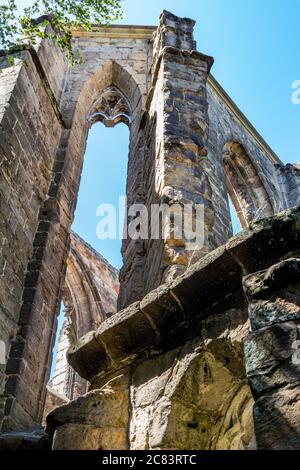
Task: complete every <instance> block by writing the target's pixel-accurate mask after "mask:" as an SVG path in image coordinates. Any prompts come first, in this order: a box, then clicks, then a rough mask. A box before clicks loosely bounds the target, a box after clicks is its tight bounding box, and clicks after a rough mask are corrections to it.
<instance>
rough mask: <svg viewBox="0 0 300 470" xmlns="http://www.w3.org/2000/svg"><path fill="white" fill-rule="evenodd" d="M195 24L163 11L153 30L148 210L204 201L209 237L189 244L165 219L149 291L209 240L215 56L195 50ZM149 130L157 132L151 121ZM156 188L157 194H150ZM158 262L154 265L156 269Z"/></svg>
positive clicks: (151, 252)
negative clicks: (207, 163) (207, 166)
mask: <svg viewBox="0 0 300 470" xmlns="http://www.w3.org/2000/svg"><path fill="white" fill-rule="evenodd" d="M194 24H195V22H194V21H193V20H190V19H187V18H178V17H176V16H175V15H172V14H171V13H168V12H166V11H164V12H163V13H162V15H161V17H160V25H159V27H158V30H157V32H156V34H155V36H154V56H153V66H152V88H151V90H150V93H149V96H148V102H147V108H148V118H149V121H150V122H153V121H155V122H156V126H155V135H153V136H152V137H153V138H152V141H151V145H153V142H155V145H153V147H154V148H153V151H155V158H151V157H150V158H149V160H150V161H153V165H154V168H155V169H154V178H153V179H154V181H153V183H152V184H153V185H154V188H149V187H146V188H145V191H146V192H147V194H148V198H147V204H148V206H149V210H150V205H151V204H153V203H156V204H166V205H168V206H169V207H170V208H171V209H172V210H173V209H174V207H175V205H177V208H178V207H182V208H183V205H184V204H188V205H191V207H192V213H193V217H194V215H195V212H194V210H195V204H199V205H202V206H203V207H204V213H205V214H204V215H205V220H204V225H205V230H204V242H203V245H201V246H198V247H194V248H193V249H191V248H189V247H188V243H187V241H188V240H187V238H186V233H184V234H183V236H182V238H180V237H179V238H180V239H174V237H173V236H172V235H173V233H174V232H175V231H176V223H177V222H176V221H175V222H174V223H172V222H171V223H170V222H168V221H167V222H166V221H163V223H164V224H168V223H169V224H170V230H169V233H167V236H166V237H165V238H164V239H163V240H162V241H163V243H162V244H161V245H160V247H159V250H160V253H161V257H160V259H159V261H160V265H159V266H157V265H155V263H154V262H153V260H154V259H158V258H159V257H157V251H158V246H157V245H158V244H155V243H153V241H152V240H150V241H148V242H147V243H146V251H147V261H146V270H145V282H144V285H145V292H144V294H146V293H147V292H149V291H150V290H151V289H153V288H154V287H157V285H159V284H160V283H162V282H165V281H167V280H169V279H171V278H173V277H176V276H177V275H179V274H182V272H183V271H184V270H185V269H186V267H187V265H188V264H189V263H190V262H191V258H192V257H193V256H194V260H195V259H196V257H195V251H196V252H198V257H199V256H203V254H206V253H207V252H208V251H209V246H210V242H209V236H210V230H211V227H212V224H213V207H212V204H211V186H210V183H209V180H208V176H207V174H206V172H205V170H204V165H203V162H204V160H205V159H206V157H207V150H206V143H207V137H208V104H207V95H206V84H207V77H208V74H209V71H210V68H211V66H212V63H213V59H212V58H211V57H208V56H205V55H203V54H201V53H200V52H197V51H196V50H195V49H196V43H195V41H194V38H193V28H194ZM148 130H149V131H150V132H152V133H153V129H152V130H151V126H150V125H149V129H148ZM146 165H147V162H146ZM149 173H150V172H149ZM148 185H149V183H148ZM153 189H154V190H153ZM151 193H153V195H152V197H149V194H150V195H151ZM174 212H175V213H176V209H175V211H174ZM187 228H188V231H190V230H191V229H192V227H190V226H188V227H187ZM169 235H171V237H170V236H169ZM172 238H173V239H172ZM154 265H155V270H153V269H152V268H153V266H154Z"/></svg>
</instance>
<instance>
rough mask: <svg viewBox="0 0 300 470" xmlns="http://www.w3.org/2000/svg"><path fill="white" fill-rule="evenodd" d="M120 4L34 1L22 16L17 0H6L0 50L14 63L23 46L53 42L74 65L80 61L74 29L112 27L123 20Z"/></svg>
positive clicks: (111, 0) (0, 10)
mask: <svg viewBox="0 0 300 470" xmlns="http://www.w3.org/2000/svg"><path fill="white" fill-rule="evenodd" d="M121 1H122V0H33V1H32V4H31V6H29V7H26V8H24V9H23V11H22V12H21V13H20V12H19V11H18V7H17V4H16V1H15V0H6V1H5V2H1V4H0V47H1V48H3V49H5V50H6V51H7V56H8V58H9V60H11V54H12V52H13V51H14V50H15V49H17V48H19V47H20V44H23V45H29V46H33V45H35V44H36V42H37V41H38V40H39V39H53V40H54V41H55V42H56V43H57V45H58V46H59V47H60V49H62V50H64V51H66V53H67V58H68V60H69V61H70V63H71V64H72V65H74V64H76V63H78V62H80V61H81V59H80V56H79V55H78V52H77V51H74V49H73V45H72V33H71V31H72V28H74V27H82V28H84V29H86V30H91V28H92V25H93V24H97V25H109V24H110V23H112V22H114V21H116V20H118V19H120V18H122V10H121ZM37 17H38V19H37V20H34V19H33V18H37ZM50 26H51V27H50Z"/></svg>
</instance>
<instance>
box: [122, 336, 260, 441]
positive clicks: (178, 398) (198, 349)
mask: <svg viewBox="0 0 300 470" xmlns="http://www.w3.org/2000/svg"><path fill="white" fill-rule="evenodd" d="M226 346H227V347H226ZM235 348H236V349H235ZM225 351H226V352H225ZM218 353H219V354H218ZM224 354H225V356H224ZM237 366H238V367H237ZM131 400H132V419H131V423H130V442H131V448H132V449H182V450H188V449H202V450H203V449H223V450H224V449H226V450H227V449H245V448H246V447H247V446H248V444H249V442H250V440H251V438H252V436H253V422H252V406H253V399H252V395H251V392H250V389H249V386H248V383H247V380H246V377H245V374H244V370H243V362H242V354H241V349H240V347H238V345H237V344H235V345H232V344H231V343H230V342H229V343H227V341H226V340H223V339H220V340H212V342H211V343H209V344H208V345H207V346H204V345H202V346H200V345H199V343H198V345H197V344H186V345H185V347H184V348H183V349H177V350H175V351H172V352H170V353H166V354H165V355H164V356H160V357H159V358H157V359H155V358H154V359H152V360H149V361H145V362H144V363H143V364H141V366H139V367H138V368H137V370H136V371H135V373H134V374H133V377H132V387H131Z"/></svg>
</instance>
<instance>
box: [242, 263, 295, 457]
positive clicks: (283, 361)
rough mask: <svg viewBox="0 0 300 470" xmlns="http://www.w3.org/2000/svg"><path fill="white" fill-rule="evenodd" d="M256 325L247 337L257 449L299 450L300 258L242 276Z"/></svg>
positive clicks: (252, 324) (247, 369)
mask: <svg viewBox="0 0 300 470" xmlns="http://www.w3.org/2000/svg"><path fill="white" fill-rule="evenodd" d="M243 283H244V289H245V292H246V295H247V297H248V299H249V301H250V306H249V316H250V321H251V327H252V334H250V335H249V336H248V337H247V338H246V339H245V341H244V350H245V360H246V371H247V376H248V379H249V382H250V385H251V388H252V392H253V396H254V399H255V405H254V426H255V434H256V440H257V446H258V449H274V450H280V449H282V450H283V449H284V450H289V449H291V450H292V449H298V450H299V449H300V388H299V385H300V259H299V258H292V259H286V260H284V261H281V262H280V263H278V264H276V265H274V266H272V267H270V268H269V269H268V270H265V271H259V272H257V273H255V274H251V275H249V276H246V277H245V278H244V280H243Z"/></svg>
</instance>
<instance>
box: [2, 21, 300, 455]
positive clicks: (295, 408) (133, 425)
mask: <svg viewBox="0 0 300 470" xmlns="http://www.w3.org/2000/svg"><path fill="white" fill-rule="evenodd" d="M193 28H194V21H193V20H190V19H187V18H178V17H176V16H174V15H172V14H171V13H168V12H163V13H162V15H161V17H160V21H159V25H158V26H156V27H145V26H112V27H109V28H105V27H93V29H92V31H85V30H81V29H80V28H78V29H76V30H74V31H73V41H74V45H75V46H76V48H78V49H79V50H80V51H81V54H82V57H83V63H82V64H79V65H76V66H75V67H73V68H70V67H69V66H68V64H67V62H66V60H65V58H64V54H63V53H62V52H61V51H60V50H59V49H58V48H57V47H56V45H55V44H53V43H51V42H49V41H42V42H41V43H39V44H38V45H37V46H36V47H34V48H28V49H26V50H23V51H22V52H21V53H20V54H17V55H16V59H15V63H14V65H13V66H12V65H11V64H10V63H8V62H7V60H6V58H5V55H4V54H2V55H1V57H0V65H1V69H2V73H1V76H0V214H1V217H0V253H1V258H0V331H1V340H2V341H3V342H4V343H5V345H6V352H7V362H6V365H0V367H1V369H0V392H1V398H0V426H1V432H2V435H1V437H0V442H2V443H3V442H4V441H5V439H6V440H7V439H9V437H8V436H10V435H12V433H16V432H27V431H30V430H33V429H35V428H37V427H39V426H40V424H41V423H42V421H43V416H44V415H45V414H47V412H48V411H49V410H50V409H52V408H53V407H54V406H56V408H55V409H53V410H52V411H51V413H50V414H49V415H48V417H47V419H46V431H47V433H48V435H49V437H50V439H51V441H52V445H53V448H54V449H129V448H130V449H247V448H258V449H299V448H300V389H299V383H300V359H299V344H300V343H299V340H300V294H299V292H300V291H299V286H300V256H299V255H300V253H299V252H300V208H299V205H300V189H299V188H300V186H299V183H300V166H299V164H298V165H297V164H295V165H292V164H289V165H283V163H282V162H281V161H280V159H279V158H278V157H277V156H276V155H275V153H274V152H273V151H272V150H271V149H270V147H269V146H268V145H267V144H266V142H265V141H264V140H263V138H262V137H261V136H260V135H259V134H258V132H257V131H256V130H255V129H254V128H253V126H252V125H251V124H250V123H249V121H248V120H247V118H246V117H245V116H244V115H243V114H242V113H241V111H240V110H239V109H238V108H237V106H236V105H235V104H234V103H233V102H232V100H231V99H230V98H229V96H228V95H227V94H226V92H225V91H224V90H223V89H222V87H221V86H220V85H219V84H218V82H217V81H216V80H215V78H214V77H213V76H212V75H211V69H212V66H213V58H212V57H209V56H207V55H204V54H203V53H201V52H199V51H198V50H197V46H196V43H195V41H194V37H193ZM253 93H254V90H253ZM97 121H101V122H103V123H104V124H105V125H108V126H113V125H117V124H118V123H119V122H123V123H125V124H126V125H127V126H128V127H129V130H130V144H129V157H128V174H127V203H128V206H129V205H131V204H133V203H138V204H144V205H146V206H147V207H148V208H150V207H151V205H152V204H160V203H164V204H168V205H169V206H172V205H173V204H175V203H177V204H181V205H183V204H192V205H196V204H200V205H202V206H203V207H204V243H203V246H201V247H195V248H194V250H191V249H190V248H189V246H188V243H187V240H186V239H185V238H184V237H183V238H182V240H176V243H174V240H172V239H171V238H170V239H149V240H143V239H137V240H133V239H130V238H128V239H125V240H124V242H123V247H122V255H123V268H122V270H121V272H120V274H119V281H118V275H117V273H116V271H115V270H114V269H113V268H112V267H111V266H109V264H108V263H107V262H106V261H105V260H104V259H103V258H102V257H101V256H100V255H99V254H97V253H96V252H95V251H94V250H93V249H92V248H91V247H90V246H88V245H87V244H86V243H85V242H84V241H83V240H81V239H80V238H79V237H78V236H77V235H75V234H72V233H71V231H70V227H71V224H72V221H73V217H74V211H75V208H76V200H77V195H78V189H79V183H80V175H81V171H82V165H83V157H84V153H85V147H86V141H87V136H88V131H89V129H90V127H91V125H92V124H93V123H95V122H97ZM100 176H101V175H100ZM229 197H230V199H231V201H232V203H233V205H234V206H235V209H236V212H237V214H238V216H239V220H240V222H241V225H242V228H243V230H242V231H241V232H240V233H239V234H238V235H236V236H235V237H232V228H231V227H232V224H231V217H230V210H229ZM119 282H120V285H119ZM117 297H118V300H117ZM61 300H63V302H64V306H65V310H66V318H67V320H66V324H65V325H64V328H63V331H62V333H61V341H60V345H59V354H58V356H59V357H58V359H59V360H58V363H57V369H56V374H55V377H54V379H53V380H52V382H50V384H48V382H49V377H50V369H51V362H52V351H53V345H54V341H55V334H56V329H57V318H58V314H59V306H60V303H61ZM116 311H117V313H114V312H116ZM66 338H68V339H67V340H66ZM66 349H68V352H67V360H68V364H67V363H66V362H65V359H64V357H65V355H64V351H65V350H66ZM45 404H46V412H45ZM57 405H59V406H58V407H57Z"/></svg>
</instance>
